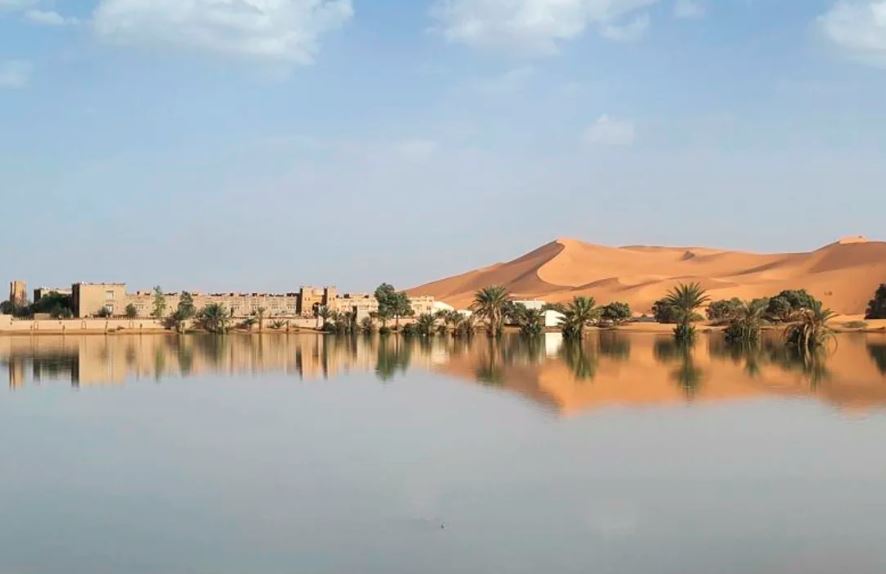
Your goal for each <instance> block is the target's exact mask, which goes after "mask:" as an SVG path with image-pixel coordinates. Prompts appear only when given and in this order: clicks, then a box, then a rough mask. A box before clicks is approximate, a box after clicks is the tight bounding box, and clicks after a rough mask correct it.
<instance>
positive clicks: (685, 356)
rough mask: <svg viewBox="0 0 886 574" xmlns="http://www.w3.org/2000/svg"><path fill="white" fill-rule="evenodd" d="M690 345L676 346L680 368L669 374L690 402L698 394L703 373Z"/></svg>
mask: <svg viewBox="0 0 886 574" xmlns="http://www.w3.org/2000/svg"><path fill="white" fill-rule="evenodd" d="M692 351H693V348H692V345H691V344H687V343H683V344H680V343H678V344H677V353H678V356H679V358H680V366H679V367H678V368H677V370H675V371H674V372H673V373H671V377H672V378H673V379H674V380H675V381H677V384H678V385H679V386H680V388H681V389H683V392H684V393H686V398H688V399H690V400H692V399H693V398H695V395H697V394H698V391H699V389H700V388H701V384H702V382H703V380H704V371H702V370H701V369H700V368H699V367H698V366H697V365H696V364H695V358H694V356H693V352H692Z"/></svg>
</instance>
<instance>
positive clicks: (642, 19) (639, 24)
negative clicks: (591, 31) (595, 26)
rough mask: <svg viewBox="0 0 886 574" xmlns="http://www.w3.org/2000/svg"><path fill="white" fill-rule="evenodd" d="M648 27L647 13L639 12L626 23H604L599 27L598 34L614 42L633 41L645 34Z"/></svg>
mask: <svg viewBox="0 0 886 574" xmlns="http://www.w3.org/2000/svg"><path fill="white" fill-rule="evenodd" d="M648 29H649V14H640V15H639V16H637V17H636V18H634V19H633V20H631V21H630V22H628V23H626V24H614V23H613V24H605V25H603V26H602V27H601V28H600V35H601V36H603V37H604V38H606V39H608V40H613V41H615V42H634V41H636V40H639V39H640V38H642V37H643V35H644V34H646V31H647V30H648Z"/></svg>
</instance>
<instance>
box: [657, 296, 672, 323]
mask: <svg viewBox="0 0 886 574" xmlns="http://www.w3.org/2000/svg"><path fill="white" fill-rule="evenodd" d="M677 315H678V313H677V310H676V309H675V308H674V306H673V305H671V304H670V303H668V302H667V301H666V300H664V299H659V300H658V301H656V302H655V303H653V305H652V316H653V317H655V320H656V321H657V322H659V323H676V322H677V320H678V319H677Z"/></svg>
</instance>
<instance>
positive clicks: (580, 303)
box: [560, 297, 600, 339]
mask: <svg viewBox="0 0 886 574" xmlns="http://www.w3.org/2000/svg"><path fill="white" fill-rule="evenodd" d="M596 304H597V302H596V301H595V300H594V298H593V297H575V298H574V299H573V300H572V302H571V303H569V304H568V305H566V306H565V307H562V310H561V311H560V312H561V313H562V314H563V318H562V319H560V330H561V331H562V332H563V337H565V338H567V339H573V338H575V339H581V338H582V337H583V336H584V330H585V327H586V326H588V325H589V324H590V323H591V322H592V321H594V320H596V319H597V318H598V317H599V316H600V309H598V308H597V307H596Z"/></svg>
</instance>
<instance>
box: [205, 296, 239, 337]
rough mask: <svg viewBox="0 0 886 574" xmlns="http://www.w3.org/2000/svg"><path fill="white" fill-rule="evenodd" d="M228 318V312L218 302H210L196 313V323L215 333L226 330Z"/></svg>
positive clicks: (225, 331) (221, 333)
mask: <svg viewBox="0 0 886 574" xmlns="http://www.w3.org/2000/svg"><path fill="white" fill-rule="evenodd" d="M230 320H231V314H230V312H229V311H228V310H227V309H226V308H225V306H224V305H221V304H219V303H210V304H208V305H207V306H205V307H203V308H202V309H200V311H199V312H198V313H197V323H198V324H199V325H200V326H201V327H203V329H205V330H206V331H208V332H210V333H214V334H217V335H223V334H225V333H227V332H228V325H229V323H230Z"/></svg>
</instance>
